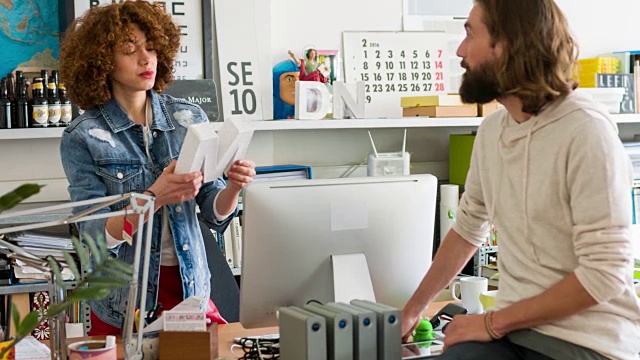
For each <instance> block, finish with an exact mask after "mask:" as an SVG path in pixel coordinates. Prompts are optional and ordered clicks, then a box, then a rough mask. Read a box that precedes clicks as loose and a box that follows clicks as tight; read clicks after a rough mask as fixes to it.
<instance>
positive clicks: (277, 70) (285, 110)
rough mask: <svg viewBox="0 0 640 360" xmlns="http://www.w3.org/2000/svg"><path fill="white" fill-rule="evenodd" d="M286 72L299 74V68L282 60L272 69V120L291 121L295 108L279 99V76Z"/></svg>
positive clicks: (293, 63) (290, 62) (289, 61)
mask: <svg viewBox="0 0 640 360" xmlns="http://www.w3.org/2000/svg"><path fill="white" fill-rule="evenodd" d="M288 72H296V73H297V72H300V68H299V67H298V65H296V63H295V62H294V61H293V60H291V59H288V60H284V61H281V62H279V63H278V64H276V66H274V67H273V119H274V120H278V119H293V117H294V116H295V107H294V106H293V105H289V104H287V103H285V102H284V101H282V99H281V98H280V76H281V75H282V74H284V73H288Z"/></svg>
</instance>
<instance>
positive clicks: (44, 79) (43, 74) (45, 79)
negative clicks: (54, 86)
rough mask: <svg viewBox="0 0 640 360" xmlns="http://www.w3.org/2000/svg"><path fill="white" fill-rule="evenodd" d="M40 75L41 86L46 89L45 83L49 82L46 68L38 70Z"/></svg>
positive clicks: (45, 93)
mask: <svg viewBox="0 0 640 360" xmlns="http://www.w3.org/2000/svg"><path fill="white" fill-rule="evenodd" d="M40 77H41V78H42V88H43V89H46V88H47V84H48V83H49V73H48V72H47V70H44V69H42V70H40ZM44 95H45V97H46V96H47V91H46V90H45V92H44Z"/></svg>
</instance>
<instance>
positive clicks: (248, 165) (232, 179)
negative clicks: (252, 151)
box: [227, 160, 256, 192]
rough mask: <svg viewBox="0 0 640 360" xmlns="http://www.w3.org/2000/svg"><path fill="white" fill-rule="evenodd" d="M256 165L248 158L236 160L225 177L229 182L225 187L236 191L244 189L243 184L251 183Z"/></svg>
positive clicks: (254, 175)
mask: <svg viewBox="0 0 640 360" xmlns="http://www.w3.org/2000/svg"><path fill="white" fill-rule="evenodd" d="M255 169H256V165H255V164H254V163H253V161H250V160H236V161H235V162H234V163H233V164H231V167H230V168H229V171H228V172H227V177H228V178H229V183H228V185H227V187H231V188H234V190H236V191H238V192H239V191H240V190H242V189H244V187H245V186H247V185H249V184H251V183H252V182H253V179H254V178H255V177H256V170H255Z"/></svg>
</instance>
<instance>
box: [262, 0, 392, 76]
mask: <svg viewBox="0 0 640 360" xmlns="http://www.w3.org/2000/svg"><path fill="white" fill-rule="evenodd" d="M271 16H272V18H271V48H272V50H273V63H274V64H276V63H278V62H280V61H282V60H285V59H287V58H288V55H287V51H288V50H291V51H293V52H294V53H295V54H296V55H297V56H298V57H301V54H302V49H303V48H304V47H305V46H306V45H314V46H315V47H316V48H318V49H323V50H340V49H341V47H342V46H341V44H342V32H343V31H346V30H351V31H362V30H365V31H376V30H378V31H382V30H387V31H389V30H390V31H399V30H401V29H402V0H325V1H310V0H271Z"/></svg>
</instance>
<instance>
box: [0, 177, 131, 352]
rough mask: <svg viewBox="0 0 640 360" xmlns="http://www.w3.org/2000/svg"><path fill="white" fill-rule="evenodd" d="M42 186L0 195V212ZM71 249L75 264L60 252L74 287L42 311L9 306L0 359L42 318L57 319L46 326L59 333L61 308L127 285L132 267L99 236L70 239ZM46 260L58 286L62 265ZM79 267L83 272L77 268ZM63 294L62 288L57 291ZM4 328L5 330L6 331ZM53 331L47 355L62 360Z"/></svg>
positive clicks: (61, 315) (51, 282) (72, 259)
mask: <svg viewBox="0 0 640 360" xmlns="http://www.w3.org/2000/svg"><path fill="white" fill-rule="evenodd" d="M41 187H42V186H40V185H37V184H25V185H22V186H20V187H18V188H17V189H15V190H13V191H11V192H9V193H7V194H5V195H3V196H2V197H0V213H2V212H3V211H6V210H9V209H11V208H13V207H15V206H16V205H18V204H19V203H21V202H22V201H23V200H25V199H27V198H29V197H30V196H33V195H35V194H37V193H38V192H40V189H41ZM72 242H73V245H74V249H75V251H76V254H77V258H78V263H79V265H80V267H78V265H76V260H75V259H74V258H73V257H72V256H71V254H69V252H67V251H64V252H63V254H64V259H65V263H66V266H67V267H68V268H69V270H71V272H72V273H73V275H74V279H75V281H76V286H75V288H74V289H72V290H70V291H69V292H68V294H67V295H66V296H64V295H63V296H60V297H57V296H51V298H52V302H51V304H50V305H49V307H48V308H47V309H46V310H45V311H44V312H42V313H41V312H38V311H31V312H30V313H28V314H27V315H26V316H24V317H23V318H21V317H20V314H19V313H18V311H17V309H16V307H15V305H14V306H13V309H12V321H13V324H14V326H15V330H16V333H15V337H13V338H12V339H10V340H8V341H6V342H5V343H4V346H0V358H3V356H5V354H7V353H8V352H9V351H14V350H13V349H14V346H15V345H16V344H17V343H18V342H20V341H21V340H22V339H24V338H25V337H26V336H29V335H31V332H32V331H33V330H34V329H35V328H36V327H37V326H38V324H40V323H41V322H42V321H44V320H52V319H53V320H55V319H56V318H58V319H59V320H60V319H61V321H58V322H56V321H50V326H51V325H53V324H57V325H55V326H56V327H57V329H55V331H58V335H60V333H59V331H60V330H61V329H60V328H61V327H62V328H63V327H64V325H63V324H64V320H65V310H66V309H68V308H69V307H70V306H72V305H73V304H74V303H75V302H83V301H88V300H99V299H104V298H105V297H107V296H108V295H109V293H110V291H111V289H112V288H114V287H126V286H128V285H129V281H130V280H131V276H132V273H133V271H132V266H131V265H130V264H127V263H125V262H122V261H120V260H117V259H114V258H111V257H110V256H109V253H108V250H107V248H106V246H105V242H104V241H101V239H97V240H94V239H93V238H92V237H91V236H87V235H85V236H83V243H81V241H80V240H79V239H77V238H75V237H74V238H72ZM44 260H46V262H43V264H41V265H48V266H47V268H48V270H49V272H50V285H53V286H52V289H56V288H59V289H62V284H63V280H62V270H61V269H62V266H63V265H61V264H60V263H59V262H58V261H57V260H56V259H55V258H53V257H52V256H47V258H46V259H44ZM80 269H82V270H83V271H80ZM61 292H62V293H63V294H64V292H65V291H64V290H62V291H61ZM7 331H8V330H7ZM55 335H56V334H54V330H53V329H52V341H51V342H52V344H51V345H52V346H51V348H52V349H51V350H52V351H51V358H52V359H66V358H67V354H66V346H61V349H57V348H56V346H55V344H54V337H55ZM58 339H59V340H61V341H62V342H64V341H66V339H65V338H64V337H62V338H60V337H59V338H58Z"/></svg>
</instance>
